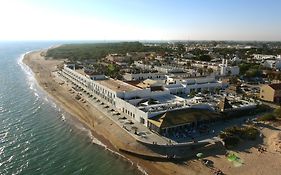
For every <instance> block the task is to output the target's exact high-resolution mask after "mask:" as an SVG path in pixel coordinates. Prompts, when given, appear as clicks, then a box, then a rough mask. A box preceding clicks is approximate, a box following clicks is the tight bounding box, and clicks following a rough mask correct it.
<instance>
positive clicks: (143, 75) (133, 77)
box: [123, 73, 167, 81]
mask: <svg viewBox="0 0 281 175" xmlns="http://www.w3.org/2000/svg"><path fill="white" fill-rule="evenodd" d="M123 78H124V79H125V80H127V81H134V80H146V79H151V80H165V79H166V78H167V77H166V75H165V74H162V73H139V74H129V73H126V74H125V75H123Z"/></svg>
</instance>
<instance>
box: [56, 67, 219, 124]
mask: <svg viewBox="0 0 281 175" xmlns="http://www.w3.org/2000/svg"><path fill="white" fill-rule="evenodd" d="M61 75H62V76H63V77H65V78H66V79H68V80H70V81H71V82H72V83H73V84H75V85H76V87H80V88H82V89H83V91H86V92H87V93H88V94H89V95H92V96H95V97H98V98H99V99H101V100H102V101H103V102H104V103H106V104H108V105H109V106H111V107H113V108H115V109H116V110H117V111H119V112H120V113H122V114H123V115H125V116H129V117H131V118H132V119H134V120H136V121H137V122H139V123H141V124H143V125H145V126H148V122H147V121H148V119H149V118H150V117H153V116H155V115H158V114H161V113H164V112H167V111H173V110H179V109H184V108H192V107H193V108H208V107H209V106H208V105H207V106H206V104H204V105H201V104H198V103H194V104H193V103H191V102H188V101H187V100H185V99H183V98H181V97H178V96H176V95H172V94H171V92H170V91H171V90H182V91H183V92H187V91H188V92H190V91H191V90H192V89H194V90H196V91H199V89H202V90H203V89H212V88H216V87H221V86H220V83H219V82H216V81H215V80H214V78H205V79H202V78H201V79H192V80H186V81H184V83H186V84H181V82H182V81H174V82H175V83H174V84H168V85H167V87H164V88H160V89H158V88H146V89H140V88H137V87H135V86H132V85H130V84H127V83H125V82H122V81H120V80H114V79H110V78H109V79H107V80H92V79H90V78H89V77H87V76H86V75H82V74H80V73H79V72H77V71H75V70H73V69H70V68H69V67H68V66H66V65H65V66H64V68H63V69H62V71H61ZM150 99H153V100H155V101H157V102H156V103H153V104H148V101H149V100H150Z"/></svg>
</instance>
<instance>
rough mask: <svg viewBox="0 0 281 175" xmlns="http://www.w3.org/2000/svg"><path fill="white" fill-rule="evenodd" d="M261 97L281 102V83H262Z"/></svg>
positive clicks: (265, 99) (269, 100)
mask: <svg viewBox="0 0 281 175" xmlns="http://www.w3.org/2000/svg"><path fill="white" fill-rule="evenodd" d="M260 99H261V100H264V101H268V102H274V103H281V83H277V84H266V85H262V86H261V88H260Z"/></svg>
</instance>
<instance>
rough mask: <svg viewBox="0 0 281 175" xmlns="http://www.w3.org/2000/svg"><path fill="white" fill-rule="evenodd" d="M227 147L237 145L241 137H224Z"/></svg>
mask: <svg viewBox="0 0 281 175" xmlns="http://www.w3.org/2000/svg"><path fill="white" fill-rule="evenodd" d="M223 141H224V143H225V147H226V148H231V147H235V146H237V145H238V143H239V141H240V139H239V137H237V136H229V137H226V138H225V139H223Z"/></svg>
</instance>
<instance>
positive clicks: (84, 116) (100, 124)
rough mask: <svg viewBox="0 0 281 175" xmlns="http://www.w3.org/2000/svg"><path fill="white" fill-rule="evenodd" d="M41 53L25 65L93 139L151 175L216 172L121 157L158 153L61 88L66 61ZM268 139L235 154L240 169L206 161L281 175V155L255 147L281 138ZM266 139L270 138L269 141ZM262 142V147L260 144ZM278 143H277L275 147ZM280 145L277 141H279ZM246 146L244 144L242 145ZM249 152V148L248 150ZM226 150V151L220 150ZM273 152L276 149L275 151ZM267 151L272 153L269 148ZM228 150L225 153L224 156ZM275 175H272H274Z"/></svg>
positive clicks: (217, 158) (193, 164) (268, 132)
mask: <svg viewBox="0 0 281 175" xmlns="http://www.w3.org/2000/svg"><path fill="white" fill-rule="evenodd" d="M41 53H42V51H36V52H32V53H29V54H27V55H25V57H24V59H23V62H24V63H25V64H26V65H28V66H29V67H30V68H31V70H32V71H33V72H34V75H35V78H36V80H37V82H38V84H39V85H40V86H41V87H42V88H43V89H44V91H46V92H47V93H48V94H49V95H50V97H52V99H53V100H54V101H55V102H56V103H57V104H58V105H59V106H60V107H61V108H63V109H64V110H65V111H66V112H68V113H69V114H70V115H71V116H73V117H75V118H77V119H78V120H79V121H80V122H81V123H83V124H84V125H85V126H87V127H88V128H89V129H90V130H91V131H92V134H93V136H94V137H96V138H97V139H98V140H100V141H101V142H102V143H103V144H105V145H106V146H107V147H108V148H109V149H111V150H113V151H115V152H118V153H120V154H122V155H124V156H125V157H126V158H128V159H129V160H131V161H132V162H133V163H134V165H135V166H136V167H137V166H140V167H141V168H142V169H143V170H145V171H146V172H147V174H149V175H170V174H177V175H186V174H188V175H193V174H194V175H195V174H198V175H199V174H213V173H212V172H213V171H214V170H212V169H210V168H207V167H206V166H204V165H203V164H202V163H201V162H200V161H199V160H191V161H184V162H178V163H173V162H155V161H148V160H144V159H141V158H137V157H134V156H131V155H128V154H124V153H121V152H120V151H119V148H121V149H125V150H131V151H136V152H139V151H140V150H142V151H141V152H143V153H145V154H151V155H155V154H156V153H155V152H153V151H151V150H150V149H148V148H147V147H145V146H144V145H141V144H139V143H138V142H136V141H135V139H134V138H133V137H132V136H130V135H128V134H127V133H126V132H125V131H124V130H123V129H121V128H120V127H119V126H117V125H116V124H115V123H113V122H112V121H111V120H110V119H108V118H107V117H106V116H104V114H103V113H101V112H100V111H99V110H98V109H95V108H93V107H91V106H90V105H89V104H88V103H83V102H81V101H78V100H76V99H75V95H73V94H71V93H70V92H69V89H70V88H71V87H70V86H69V87H68V86H67V85H66V84H63V85H60V84H59V83H58V80H57V79H56V78H55V76H54V75H53V74H52V72H53V71H56V70H57V65H59V64H62V63H63V60H52V59H47V60H46V59H45V58H44V57H43V56H41ZM262 132H263V134H264V136H265V138H266V139H262V141H255V142H254V143H247V144H246V147H245V148H240V149H238V150H237V151H236V152H237V154H238V155H239V157H240V158H241V159H242V160H243V161H244V164H243V165H242V166H240V167H235V166H234V165H233V164H232V162H229V161H228V160H227V159H226V158H225V156H224V155H222V154H218V155H217V154H215V152H214V153H210V156H208V157H206V158H207V159H209V160H211V161H213V163H214V166H215V169H216V168H219V169H221V170H222V171H223V172H224V173H226V174H249V175H250V174H268V172H270V174H281V173H280V172H281V168H280V165H281V154H280V153H279V152H277V151H267V152H265V153H260V152H258V151H257V149H256V148H253V147H252V145H254V146H256V145H258V144H263V145H264V146H266V147H269V145H271V144H272V143H271V142H273V141H272V140H274V139H275V140H276V138H279V136H278V135H276V132H280V131H278V130H273V129H269V128H264V129H263V130H262ZM267 138H271V139H270V140H268V139H267ZM258 142H260V143H258ZM275 142H276V141H274V143H275ZM277 142H278V141H277ZM243 145H244V146H245V144H243ZM247 146H248V147H249V148H248V147H247ZM219 149H221V150H222V149H224V148H219ZM272 149H274V148H272ZM221 150H218V151H219V152H220V151H221ZM268 150H271V148H269V149H268ZM223 151H225V150H222V152H223ZM271 172H272V173H271Z"/></svg>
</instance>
